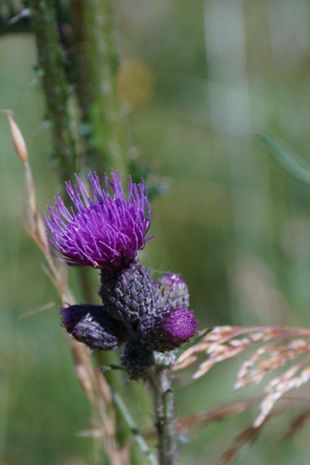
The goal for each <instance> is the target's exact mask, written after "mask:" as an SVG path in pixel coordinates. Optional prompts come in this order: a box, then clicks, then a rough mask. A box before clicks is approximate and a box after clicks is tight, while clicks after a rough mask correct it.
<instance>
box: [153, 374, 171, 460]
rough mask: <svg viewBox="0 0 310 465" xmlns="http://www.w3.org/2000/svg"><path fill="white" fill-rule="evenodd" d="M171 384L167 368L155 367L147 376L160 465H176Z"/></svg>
mask: <svg viewBox="0 0 310 465" xmlns="http://www.w3.org/2000/svg"><path fill="white" fill-rule="evenodd" d="M171 382H172V379H171V371H170V369H168V368H163V367H161V366H158V365H157V366H155V368H153V370H152V372H151V373H150V374H149V384H150V388H151V391H152V395H153V402H154V414H155V428H156V431H157V440H158V443H157V448H158V460H159V464H160V465H177V456H178V447H177V434H176V419H175V402H174V395H173V391H172V388H171Z"/></svg>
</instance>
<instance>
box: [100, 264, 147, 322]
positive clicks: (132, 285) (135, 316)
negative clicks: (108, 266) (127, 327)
mask: <svg viewBox="0 0 310 465" xmlns="http://www.w3.org/2000/svg"><path fill="white" fill-rule="evenodd" d="M99 294H100V297H101V298H102V300H103V302H104V303H105V304H107V305H108V306H109V308H110V312H111V315H112V316H113V317H115V318H118V319H120V320H122V321H124V322H125V323H135V322H137V321H139V320H141V319H142V318H144V317H145V316H146V315H147V314H152V313H153V310H154V283H153V281H152V278H151V275H150V272H149V271H148V270H147V269H146V268H145V267H144V266H143V265H142V264H141V263H140V262H139V261H138V260H134V261H132V262H131V263H130V265H129V266H127V267H124V268H122V269H121V270H120V271H119V272H116V273H106V272H102V273H101V288H100V291H99Z"/></svg>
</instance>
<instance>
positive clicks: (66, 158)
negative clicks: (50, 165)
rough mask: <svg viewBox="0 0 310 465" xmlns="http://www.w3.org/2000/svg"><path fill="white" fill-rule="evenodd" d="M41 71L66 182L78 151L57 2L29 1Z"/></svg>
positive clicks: (53, 133)
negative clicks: (57, 18)
mask: <svg viewBox="0 0 310 465" xmlns="http://www.w3.org/2000/svg"><path fill="white" fill-rule="evenodd" d="M28 3H29V6H30V8H31V20H32V29H33V32H34V35H35V39H36V44H37V50H38V60H39V70H40V73H41V74H42V83H43V88H44V94H45V99H46V107H47V113H48V118H49V121H50V123H51V129H52V135H53V141H52V142H53V151H54V158H55V160H56V161H57V163H58V169H59V173H60V176H61V179H62V180H64V181H65V180H68V179H70V177H71V176H72V173H73V172H74V171H75V163H76V147H75V138H74V135H73V131H72V128H71V124H70V114H69V96H70V90H69V85H68V83H67V80H66V76H65V68H64V53H63V49H62V45H61V42H60V39H59V34H58V30H57V21H56V13H55V4H54V1H53V0H29V1H28Z"/></svg>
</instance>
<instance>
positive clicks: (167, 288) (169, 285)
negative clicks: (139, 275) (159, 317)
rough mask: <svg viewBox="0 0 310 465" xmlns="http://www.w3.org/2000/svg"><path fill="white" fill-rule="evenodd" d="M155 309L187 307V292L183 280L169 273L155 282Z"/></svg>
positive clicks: (177, 275)
mask: <svg viewBox="0 0 310 465" xmlns="http://www.w3.org/2000/svg"><path fill="white" fill-rule="evenodd" d="M155 299H156V306H157V308H164V307H169V308H181V307H188V306H189V292H188V287H187V284H186V282H185V281H184V279H183V278H182V277H181V276H180V275H179V274H176V273H169V274H166V275H164V276H162V277H161V278H160V279H159V280H158V281H157V286H156V293H155Z"/></svg>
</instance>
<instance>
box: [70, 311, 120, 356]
mask: <svg viewBox="0 0 310 465" xmlns="http://www.w3.org/2000/svg"><path fill="white" fill-rule="evenodd" d="M61 319H62V324H63V326H64V327H65V328H66V330H67V332H68V333H69V334H71V335H72V336H73V337H74V338H75V339H76V340H77V341H80V342H83V343H84V344H86V345H87V346H88V347H90V348H91V349H99V350H111V349H115V348H116V347H118V346H119V345H120V344H122V343H123V342H124V341H125V340H126V339H127V330H126V327H125V326H124V325H122V323H120V322H119V321H116V320H115V319H114V318H113V317H112V316H111V315H110V314H109V311H108V309H107V308H106V307H104V306H100V305H71V306H69V307H66V308H62V309H61Z"/></svg>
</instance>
